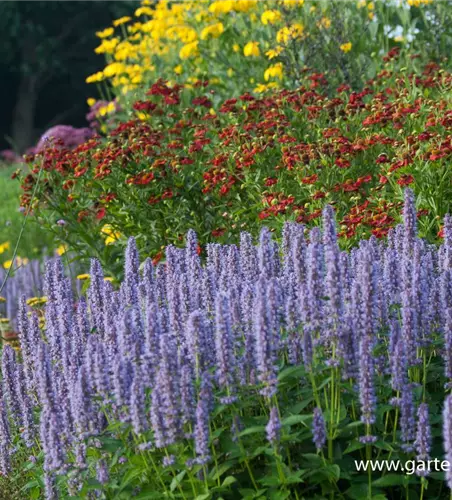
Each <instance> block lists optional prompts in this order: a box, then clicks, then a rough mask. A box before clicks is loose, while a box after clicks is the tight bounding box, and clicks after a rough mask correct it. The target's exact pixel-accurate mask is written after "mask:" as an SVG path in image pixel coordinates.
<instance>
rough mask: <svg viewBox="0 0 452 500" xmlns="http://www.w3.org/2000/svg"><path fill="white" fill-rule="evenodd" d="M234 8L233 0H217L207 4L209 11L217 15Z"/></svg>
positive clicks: (226, 12)
mask: <svg viewBox="0 0 452 500" xmlns="http://www.w3.org/2000/svg"><path fill="white" fill-rule="evenodd" d="M233 10H234V1H233V0H219V1H218V2H213V3H212V4H210V6H209V12H211V13H212V14H214V15H216V16H218V15H219V14H228V13H229V12H231V11H233Z"/></svg>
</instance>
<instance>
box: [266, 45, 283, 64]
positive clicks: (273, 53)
mask: <svg viewBox="0 0 452 500" xmlns="http://www.w3.org/2000/svg"><path fill="white" fill-rule="evenodd" d="M282 51H283V48H282V47H281V46H280V45H278V46H277V47H276V49H270V50H267V52H266V53H265V55H266V56H267V57H268V58H269V59H270V60H272V59H275V57H278V56H279V54H281V52H282Z"/></svg>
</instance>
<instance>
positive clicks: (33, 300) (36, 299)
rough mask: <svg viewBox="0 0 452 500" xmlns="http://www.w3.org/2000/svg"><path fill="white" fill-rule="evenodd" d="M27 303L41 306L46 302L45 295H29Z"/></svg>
mask: <svg viewBox="0 0 452 500" xmlns="http://www.w3.org/2000/svg"><path fill="white" fill-rule="evenodd" d="M26 302H27V305H29V306H32V307H33V306H41V305H43V304H45V303H46V302H47V297H31V298H30V299H27V301H26Z"/></svg>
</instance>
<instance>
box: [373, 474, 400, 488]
mask: <svg viewBox="0 0 452 500" xmlns="http://www.w3.org/2000/svg"><path fill="white" fill-rule="evenodd" d="M405 481H406V479H405V476H404V475H403V474H387V475H386V476H383V477H380V478H378V479H375V481H373V482H372V484H373V485H374V486H380V487H387V486H402V485H404V484H405Z"/></svg>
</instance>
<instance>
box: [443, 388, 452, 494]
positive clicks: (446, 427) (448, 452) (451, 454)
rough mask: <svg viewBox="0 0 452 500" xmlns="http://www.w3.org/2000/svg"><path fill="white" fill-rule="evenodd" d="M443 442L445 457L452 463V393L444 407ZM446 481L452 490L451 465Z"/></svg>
mask: <svg viewBox="0 0 452 500" xmlns="http://www.w3.org/2000/svg"><path fill="white" fill-rule="evenodd" d="M443 443H444V451H445V459H446V460H447V461H448V462H449V463H450V464H451V463H452V395H449V396H447V397H446V400H445V401H444V409H443ZM446 481H447V485H448V486H449V488H450V489H451V490H452V468H451V467H449V468H448V469H447V471H446Z"/></svg>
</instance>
